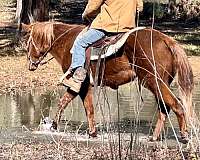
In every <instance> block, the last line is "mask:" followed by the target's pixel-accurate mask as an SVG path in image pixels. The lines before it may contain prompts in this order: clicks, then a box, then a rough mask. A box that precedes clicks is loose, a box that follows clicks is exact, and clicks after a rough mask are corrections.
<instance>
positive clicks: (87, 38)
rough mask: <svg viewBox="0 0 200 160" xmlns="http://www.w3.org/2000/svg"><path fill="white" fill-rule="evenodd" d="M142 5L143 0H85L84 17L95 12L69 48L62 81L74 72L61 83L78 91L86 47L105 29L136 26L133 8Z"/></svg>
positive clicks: (112, 30) (110, 30)
mask: <svg viewBox="0 0 200 160" xmlns="http://www.w3.org/2000/svg"><path fill="white" fill-rule="evenodd" d="M142 9H143V1H142V0H88V4H87V6H86V8H85V11H84V12H83V14H82V18H83V20H88V19H89V20H90V19H91V18H92V17H94V15H97V16H96V17H95V19H94V20H93V21H92V23H91V25H90V27H89V29H88V30H87V31H86V32H84V33H81V34H79V35H78V36H77V38H76V40H75V41H74V44H73V47H72V49H71V53H72V63H71V66H70V68H69V70H68V71H67V72H66V73H65V75H64V76H63V77H62V78H61V81H62V80H63V79H64V77H65V76H66V75H68V74H73V76H72V77H71V78H69V79H67V80H65V82H64V85H66V86H68V87H69V88H70V89H71V90H73V91H75V92H77V93H78V92H79V91H80V88H81V84H82V82H83V81H84V80H85V78H86V73H87V71H86V69H85V68H84V64H85V51H86V48H87V47H88V46H89V45H91V44H93V43H94V42H96V41H98V40H100V39H101V38H103V37H104V36H105V35H106V33H108V32H110V33H120V32H127V31H129V30H130V29H133V28H135V15H136V11H137V12H139V11H141V10H142Z"/></svg>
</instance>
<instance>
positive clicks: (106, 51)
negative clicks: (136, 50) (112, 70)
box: [90, 27, 145, 60]
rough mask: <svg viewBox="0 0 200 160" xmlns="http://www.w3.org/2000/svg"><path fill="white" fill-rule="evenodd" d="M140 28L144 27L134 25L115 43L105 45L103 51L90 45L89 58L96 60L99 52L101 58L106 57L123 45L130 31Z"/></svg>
mask: <svg viewBox="0 0 200 160" xmlns="http://www.w3.org/2000/svg"><path fill="white" fill-rule="evenodd" d="M142 29H145V27H136V28H134V29H132V30H130V31H129V32H126V33H125V34H124V35H123V36H122V37H121V38H120V39H119V40H118V41H117V42H116V43H115V44H111V45H109V46H107V47H106V48H104V50H103V51H102V48H95V47H91V57H90V60H97V59H98V58H99V54H101V58H106V57H109V56H111V55H113V54H115V53H116V52H117V51H118V50H119V49H120V48H121V47H122V46H123V44H124V43H125V42H126V40H127V38H128V36H129V35H130V34H131V33H133V32H135V31H138V30H142Z"/></svg>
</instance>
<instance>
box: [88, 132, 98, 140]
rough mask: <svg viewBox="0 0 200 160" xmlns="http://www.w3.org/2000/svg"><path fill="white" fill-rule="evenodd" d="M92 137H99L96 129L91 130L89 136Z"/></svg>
mask: <svg viewBox="0 0 200 160" xmlns="http://www.w3.org/2000/svg"><path fill="white" fill-rule="evenodd" d="M90 137H92V138H95V137H97V132H96V131H94V132H89V138H90Z"/></svg>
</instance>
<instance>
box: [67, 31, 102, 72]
mask: <svg viewBox="0 0 200 160" xmlns="http://www.w3.org/2000/svg"><path fill="white" fill-rule="evenodd" d="M104 36H105V33H104V32H103V31H101V30H97V29H93V28H90V29H88V30H87V31H86V32H85V33H83V34H79V35H78V36H77V37H76V40H75V41H74V44H73V46H72V49H71V53H72V63H71V66H70V68H71V69H74V68H77V67H84V64H85V58H86V55H85V52H86V48H87V47H88V46H89V45H91V44H93V43H94V42H96V41H98V40H100V39H101V38H103V37H104Z"/></svg>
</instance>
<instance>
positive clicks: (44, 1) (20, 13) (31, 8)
mask: <svg viewBox="0 0 200 160" xmlns="http://www.w3.org/2000/svg"><path fill="white" fill-rule="evenodd" d="M48 16H49V0H17V9H16V20H17V22H18V25H20V24H21V23H26V24H29V23H31V22H35V21H45V20H48Z"/></svg>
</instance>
